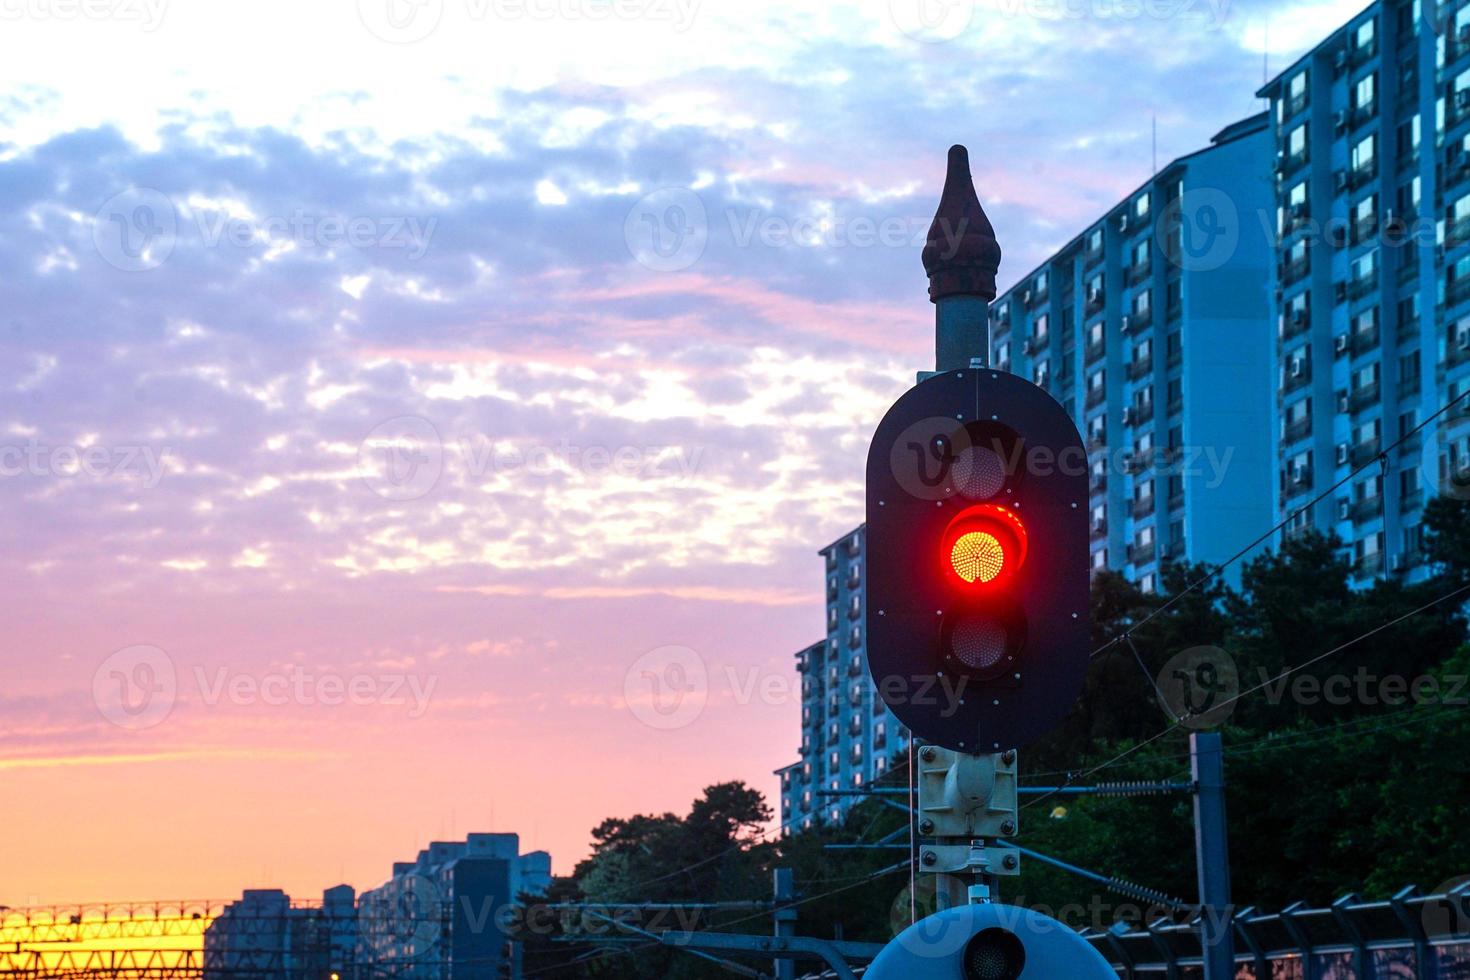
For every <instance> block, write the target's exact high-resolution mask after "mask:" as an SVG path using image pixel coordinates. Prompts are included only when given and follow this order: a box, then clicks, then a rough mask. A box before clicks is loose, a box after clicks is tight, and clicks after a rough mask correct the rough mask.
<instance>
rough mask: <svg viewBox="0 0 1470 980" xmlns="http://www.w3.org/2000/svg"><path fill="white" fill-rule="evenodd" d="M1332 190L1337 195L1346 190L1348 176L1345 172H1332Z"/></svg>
mask: <svg viewBox="0 0 1470 980" xmlns="http://www.w3.org/2000/svg"><path fill="white" fill-rule="evenodd" d="M1332 189H1333V190H1334V191H1336V192H1337V193H1339V194H1341V193H1342V192H1343V191H1345V190H1347V189H1348V174H1347V171H1346V170H1334V171H1333V172H1332Z"/></svg>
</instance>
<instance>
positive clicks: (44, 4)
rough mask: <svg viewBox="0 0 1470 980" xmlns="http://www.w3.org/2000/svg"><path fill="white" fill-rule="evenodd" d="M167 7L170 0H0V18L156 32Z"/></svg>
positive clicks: (0, 19)
mask: <svg viewBox="0 0 1470 980" xmlns="http://www.w3.org/2000/svg"><path fill="white" fill-rule="evenodd" d="M167 10H168V0H0V21H18V20H54V21H60V22H63V23H70V22H75V21H79V20H86V21H94V22H100V21H117V22H119V23H125V24H138V25H140V26H141V28H142V30H143V33H145V34H152V33H153V32H154V31H156V30H158V28H159V27H160V26H162V24H163V16H164V14H165V13H166V12H167Z"/></svg>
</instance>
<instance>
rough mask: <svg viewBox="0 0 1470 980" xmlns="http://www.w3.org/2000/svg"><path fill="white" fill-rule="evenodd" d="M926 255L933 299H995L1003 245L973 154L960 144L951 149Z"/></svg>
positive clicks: (930, 296) (925, 251)
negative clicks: (985, 205)
mask: <svg viewBox="0 0 1470 980" xmlns="http://www.w3.org/2000/svg"><path fill="white" fill-rule="evenodd" d="M923 259H924V271H925V272H927V273H928V274H929V299H930V301H931V302H934V303H937V302H939V301H940V300H941V299H943V298H944V297H946V296H982V297H984V298H985V299H987V300H992V299H995V274H996V272H997V271H998V270H999V269H1000V243H999V242H997V241H996V240H995V229H993V228H991V227H990V219H989V218H987V217H986V216H985V211H984V210H983V209H981V207H980V198H979V196H977V195H976V193H975V182H974V180H972V179H971V177H970V154H969V153H968V152H967V151H966V150H965V148H964V147H963V146H960V145H959V144H955V145H954V146H951V147H950V148H949V170H948V171H947V172H946V173H945V175H944V191H943V193H941V194H940V196H939V210H938V211H937V212H935V214H934V221H933V223H932V224H930V225H929V237H928V240H927V242H926V243H925V245H924V253H923Z"/></svg>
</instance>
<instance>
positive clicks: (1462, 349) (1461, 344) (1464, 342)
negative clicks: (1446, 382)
mask: <svg viewBox="0 0 1470 980" xmlns="http://www.w3.org/2000/svg"><path fill="white" fill-rule="evenodd" d="M1466 361H1470V334H1465V333H1460V332H1458V331H1456V330H1454V329H1453V328H1451V330H1450V335H1449V336H1448V337H1446V338H1445V344H1444V362H1445V366H1446V367H1454V366H1455V365H1457V364H1464V363H1465V362H1466Z"/></svg>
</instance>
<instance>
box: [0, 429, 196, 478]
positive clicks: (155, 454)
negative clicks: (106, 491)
mask: <svg viewBox="0 0 1470 980" xmlns="http://www.w3.org/2000/svg"><path fill="white" fill-rule="evenodd" d="M172 451H173V450H172V448H171V447H169V446H162V447H155V446H102V445H97V444H95V443H94V444H92V445H87V446H81V445H62V446H49V445H44V444H42V443H39V442H36V441H34V440H28V441H27V442H26V443H25V444H24V445H10V446H4V445H0V477H7V476H10V477H14V476H35V477H54V478H78V477H85V478H87V479H92V480H102V479H108V478H111V477H124V478H126V479H136V480H141V481H142V483H143V486H145V487H146V488H147V489H149V490H152V489H153V488H154V487H156V486H158V484H159V482H160V481H161V480H162V479H163V472H164V463H165V461H166V459H167V457H168V454H169V453H171V452H172Z"/></svg>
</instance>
